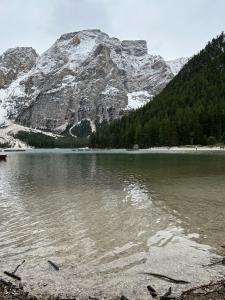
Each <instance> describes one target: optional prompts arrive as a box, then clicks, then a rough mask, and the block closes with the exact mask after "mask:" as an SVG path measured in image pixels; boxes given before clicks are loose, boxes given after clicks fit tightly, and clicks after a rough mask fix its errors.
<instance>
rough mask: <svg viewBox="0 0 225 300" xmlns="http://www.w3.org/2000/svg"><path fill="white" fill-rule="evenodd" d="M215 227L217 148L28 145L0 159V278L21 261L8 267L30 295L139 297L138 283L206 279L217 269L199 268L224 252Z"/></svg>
mask: <svg viewBox="0 0 225 300" xmlns="http://www.w3.org/2000/svg"><path fill="white" fill-rule="evenodd" d="M156 152H157V151H156ZM224 229H225V154H224V153H223V152H222V153H208V152H205V153H169V152H168V153H146V152H145V153H142V151H137V152H129V151H121V150H120V151H105V152H101V151H95V152H92V151H90V152H79V151H75V152H72V151H71V150H30V151H26V152H24V153H10V154H9V155H8V160H7V162H6V163H4V162H0V265H1V268H0V273H1V274H0V275H1V276H2V275H3V271H5V270H7V271H11V272H12V271H13V270H14V269H15V267H16V266H17V265H18V264H19V263H21V262H22V261H23V260H26V262H25V264H24V265H23V266H21V268H20V269H19V270H18V272H17V274H18V275H19V276H21V277H22V279H23V282H24V283H25V285H26V287H27V288H28V289H30V290H33V291H34V292H36V293H42V294H43V293H54V294H58V293H61V294H63V295H78V296H80V297H81V298H82V297H85V295H93V296H101V295H105V296H106V297H107V296H108V297H110V296H112V295H114V296H115V295H121V294H124V295H125V296H126V297H128V298H129V297H130V298H131V299H149V294H148V291H147V289H146V286H147V285H148V284H151V285H152V286H154V287H155V288H156V289H157V290H159V291H160V292H162V293H164V292H166V291H167V289H168V287H169V286H173V289H174V291H175V292H177V293H178V292H179V291H180V290H182V289H187V288H189V287H190V286H192V285H198V284H202V283H208V282H209V281H210V280H215V279H217V278H220V277H221V276H222V275H224V274H225V267H223V266H222V265H220V264H218V265H215V266H208V267H207V266H205V265H207V264H210V263H211V262H213V261H215V260H217V259H218V260H219V259H220V258H221V257H220V255H223V256H225V250H223V248H221V246H222V245H225V235H224ZM49 259H50V260H51V261H53V262H55V263H56V264H57V265H58V266H59V268H60V270H59V271H58V272H57V271H55V270H54V268H52V266H50V265H49V263H48V260H49ZM146 272H154V273H160V274H164V275H167V276H170V277H173V278H176V279H183V280H186V281H189V282H190V284H188V285H174V284H172V283H169V282H167V281H164V280H161V279H158V278H155V277H152V276H149V275H147V274H145V273H146ZM3 277H4V278H6V277H5V276H3Z"/></svg>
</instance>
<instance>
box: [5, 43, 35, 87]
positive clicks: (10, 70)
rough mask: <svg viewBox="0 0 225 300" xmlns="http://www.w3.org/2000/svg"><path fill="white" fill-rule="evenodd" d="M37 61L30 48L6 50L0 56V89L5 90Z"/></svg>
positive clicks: (33, 51)
mask: <svg viewBox="0 0 225 300" xmlns="http://www.w3.org/2000/svg"><path fill="white" fill-rule="evenodd" d="M36 59H37V53H36V51H35V50H34V49H33V48H31V47H17V48H12V49H8V50H7V51H6V52H4V53H3V55H2V56H0V88H6V87H8V86H9V85H10V83H11V82H12V81H13V80H15V79H16V78H17V77H18V75H19V74H20V73H23V72H28V71H29V70H30V69H31V68H32V67H33V66H34V64H35V62H36Z"/></svg>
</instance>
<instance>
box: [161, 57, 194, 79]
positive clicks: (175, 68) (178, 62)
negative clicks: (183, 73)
mask: <svg viewBox="0 0 225 300" xmlns="http://www.w3.org/2000/svg"><path fill="white" fill-rule="evenodd" d="M189 59H190V57H181V58H177V59H174V60H168V61H166V63H167V64H168V65H169V66H170V69H171V71H172V73H173V74H174V75H177V74H178V73H179V71H180V70H181V69H182V68H183V66H184V65H185V64H186V63H187V62H188V61H189Z"/></svg>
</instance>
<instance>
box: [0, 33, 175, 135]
mask: <svg viewBox="0 0 225 300" xmlns="http://www.w3.org/2000/svg"><path fill="white" fill-rule="evenodd" d="M16 49H19V48H15V49H14V51H15V55H13V54H12V53H13V49H11V50H8V51H7V52H9V53H11V54H8V55H9V57H11V59H9V63H8V67H7V70H11V72H13V74H14V75H12V76H11V77H10V76H9V75H8V77H7V79H6V77H3V76H2V77H1V73H0V84H1V85H0V101H1V102H0V115H1V109H2V111H3V112H2V115H3V113H4V114H5V115H7V118H11V119H16V122H18V123H20V124H22V125H25V126H29V127H33V128H38V129H42V130H50V131H58V132H61V131H63V130H65V128H66V127H68V126H69V127H71V126H74V125H75V124H79V123H80V122H81V121H82V120H89V121H90V124H91V126H92V128H93V129H94V128H95V124H96V123H101V122H102V121H103V120H108V121H110V120H112V119H114V118H118V117H120V116H122V115H123V114H124V113H125V112H126V111H127V110H128V109H132V106H131V104H130V103H128V95H129V99H131V98H132V97H131V95H132V93H134V94H135V93H136V92H140V91H142V93H139V95H142V94H143V95H145V98H146V95H149V99H150V98H151V96H152V95H155V94H157V93H159V92H160V91H161V90H162V89H163V88H164V87H165V86H166V84H167V83H168V82H169V81H170V80H171V79H172V78H173V76H174V75H173V73H172V71H171V69H170V67H169V65H168V64H167V63H166V62H165V61H164V60H163V58H162V57H160V56H153V55H149V54H148V50H147V44H146V42H145V41H142V40H141V41H122V42H121V41H120V40H118V39H116V38H110V37H109V36H108V35H107V34H105V33H103V32H101V31H100V30H84V31H80V32H73V33H68V34H64V35H62V36H61V37H60V38H59V39H58V40H57V41H56V42H55V43H54V44H53V46H52V47H51V48H50V49H48V50H47V51H46V52H45V53H43V54H42V55H41V56H39V57H37V55H36V53H35V51H34V50H33V49H32V48H24V49H30V50H29V51H28V50H27V51H25V52H24V54H23V55H22V58H21V57H20V55H17V51H18V50H16ZM7 52H5V53H7ZM10 55H11V56H10ZM5 56H6V55H5V54H4V55H3V56H2V57H5ZM2 57H1V59H0V66H1V64H2V61H3V59H2ZM16 57H19V59H17V58H16ZM28 57H29V59H28ZM12 58H13V59H14V58H15V59H14V60H13V59H12ZM13 61H14V62H13ZM15 61H17V63H16V62H15ZM25 63H26V64H25ZM4 64H5V65H6V60H5V58H4ZM0 72H1V67H0ZM8 73H9V72H8ZM8 73H7V74H8ZM10 74H11V73H10ZM1 78H4V79H1ZM3 86H4V87H7V86H8V87H7V88H4V90H3V89H1V87H3ZM139 100H140V99H139ZM132 101H134V99H132ZM139 102H140V101H139ZM1 103H2V104H1ZM132 103H133V102H132ZM140 103H141V102H140ZM135 108H136V107H135ZM0 121H1V116H0ZM0 123H1V122H0Z"/></svg>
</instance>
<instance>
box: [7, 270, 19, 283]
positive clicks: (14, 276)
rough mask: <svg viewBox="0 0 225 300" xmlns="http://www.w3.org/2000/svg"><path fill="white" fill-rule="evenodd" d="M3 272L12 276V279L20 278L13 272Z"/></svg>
mask: <svg viewBox="0 0 225 300" xmlns="http://www.w3.org/2000/svg"><path fill="white" fill-rule="evenodd" d="M4 274H5V275H7V276H9V277H12V278H13V279H16V280H19V281H21V278H20V277H19V276H17V275H15V274H13V273H10V272H7V271H5V272H4Z"/></svg>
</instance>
